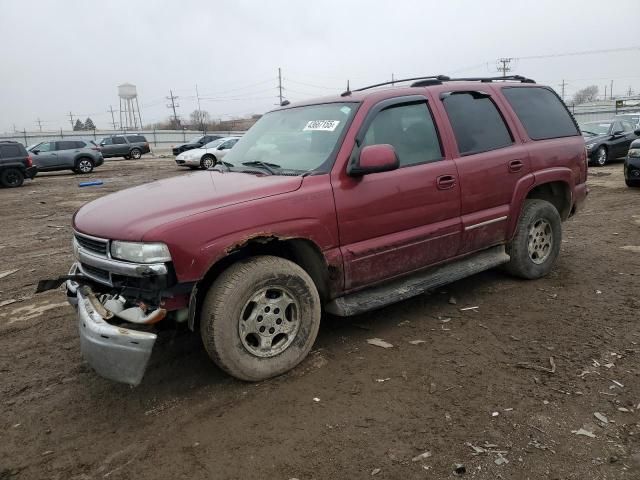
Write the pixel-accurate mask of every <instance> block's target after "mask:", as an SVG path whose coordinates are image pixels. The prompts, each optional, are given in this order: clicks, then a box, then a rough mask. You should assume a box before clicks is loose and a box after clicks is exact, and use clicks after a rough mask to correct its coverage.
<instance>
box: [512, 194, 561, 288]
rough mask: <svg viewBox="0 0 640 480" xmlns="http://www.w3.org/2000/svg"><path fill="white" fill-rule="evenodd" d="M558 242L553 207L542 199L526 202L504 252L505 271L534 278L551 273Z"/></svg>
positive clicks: (558, 225)
mask: <svg viewBox="0 0 640 480" xmlns="http://www.w3.org/2000/svg"><path fill="white" fill-rule="evenodd" d="M561 242H562V221H561V219H560V214H559V213H558V210H556V207H554V206H553V205H552V204H551V203H549V202H547V201H546V200H526V201H525V204H524V208H523V209H522V214H521V215H520V219H519V220H518V225H517V227H516V234H515V237H514V238H513V240H512V241H511V243H510V244H509V245H507V253H508V254H509V256H510V257H511V260H510V261H509V263H507V264H506V269H507V271H508V272H509V273H511V274H512V275H515V276H518V277H522V278H527V279H535V278H540V277H544V276H545V275H547V274H548V273H549V271H551V268H552V267H553V265H554V263H555V261H556V259H557V258H558V254H559V253H560V244H561Z"/></svg>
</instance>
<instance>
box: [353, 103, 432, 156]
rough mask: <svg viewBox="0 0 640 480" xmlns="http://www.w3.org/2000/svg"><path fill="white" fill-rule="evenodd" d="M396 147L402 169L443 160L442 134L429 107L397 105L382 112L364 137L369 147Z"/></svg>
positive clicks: (416, 104) (414, 104)
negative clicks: (439, 132)
mask: <svg viewBox="0 0 640 480" xmlns="http://www.w3.org/2000/svg"><path fill="white" fill-rule="evenodd" d="M379 144H389V145H392V146H393V148H394V149H395V151H396V154H397V155H398V159H399V160H400V166H406V165H416V164H418V163H425V162H433V161H437V160H441V159H442V149H441V148H440V141H439V139H438V133H437V132H436V127H435V125H434V122H433V119H432V118H431V113H430V112H429V108H428V107H427V104H426V103H423V102H421V103H412V104H401V105H394V106H391V107H389V108H386V109H384V110H382V111H381V112H379V113H378V114H377V115H376V116H375V118H374V119H373V121H372V122H371V125H369V128H368V129H367V133H366V134H365V136H364V142H363V144H362V146H363V147H365V146H367V145H379Z"/></svg>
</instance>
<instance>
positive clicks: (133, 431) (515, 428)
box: [0, 158, 640, 480]
mask: <svg viewBox="0 0 640 480" xmlns="http://www.w3.org/2000/svg"><path fill="white" fill-rule="evenodd" d="M183 174H186V173H185V172H183V171H179V170H178V169H177V168H176V167H175V166H174V164H173V163H172V160H170V159H154V158H149V159H145V160H143V161H138V162H135V161H118V162H116V161H108V163H107V164H106V165H105V166H103V167H102V168H99V169H98V170H97V171H96V172H95V173H94V174H92V175H90V176H88V178H85V177H83V178H82V180H87V179H90V178H91V179H102V180H104V182H105V184H104V186H102V187H89V188H78V182H79V181H80V180H81V179H80V178H79V177H78V176H76V175H72V174H66V173H63V174H49V175H40V176H38V177H37V179H36V180H35V181H33V182H28V183H27V184H26V186H25V187H23V188H21V189H15V190H0V199H1V202H2V217H1V218H2V228H1V229H0V259H1V260H2V262H1V263H0V276H1V275H2V272H6V271H10V270H14V269H18V270H17V271H16V272H15V273H12V274H9V275H7V276H5V277H4V278H1V279H0V413H1V414H0V432H2V433H0V479H2V480H7V479H14V478H15V479H64V480H66V479H73V480H81V479H82V480H84V479H99V478H109V479H116V480H122V479H132V480H133V479H136V480H144V479H148V480H151V479H154V480H155V479H248V478H251V479H284V480H287V479H291V478H297V479H300V480H307V479H358V478H369V477H371V476H372V475H373V476H375V478H376V479H385V478H386V479H425V478H427V479H429V478H432V479H442V478H454V477H455V476H456V474H455V473H454V469H455V468H456V464H462V465H464V470H465V471H466V473H461V476H462V477H463V478H467V477H469V478H476V479H518V480H519V479H581V480H585V479H639V478H640V381H639V380H640V377H639V375H640V345H639V344H640V323H639V322H638V311H639V307H640V297H639V294H640V292H639V291H638V276H637V275H638V274H639V272H640V269H639V267H640V260H639V258H640V191H634V190H631V189H628V188H626V187H625V185H624V181H623V178H622V166H621V165H620V164H614V165H611V166H608V167H605V168H602V169H592V170H591V175H590V185H591V194H590V195H589V199H588V205H587V207H586V209H585V210H584V211H583V212H582V213H581V214H580V215H579V216H577V217H576V218H574V219H571V220H570V221H568V222H567V223H566V224H565V225H564V240H563V245H562V253H561V257H560V259H559V261H558V263H557V266H556V268H555V269H554V271H553V272H552V274H551V275H550V276H549V277H547V278H545V279H542V280H539V281H531V282H525V281H519V280H515V279H513V278H510V277H509V276H507V275H505V274H503V273H501V272H495V271H492V272H488V273H484V274H480V275H476V276H474V277H471V278H468V279H466V280H463V281H460V282H457V283H455V284H453V285H451V286H449V287H447V288H446V289H445V290H442V291H440V292H435V293H433V294H431V295H424V296H421V297H418V298H415V299H412V300H409V301H405V302H402V303H400V304H397V305H394V306H390V307H388V308H385V309H384V310H381V311H378V312H374V313H371V314H367V315H362V316H359V317H353V318H349V319H338V318H331V317H327V318H323V325H322V326H321V329H320V334H319V337H318V340H317V342H316V345H315V347H314V350H313V353H312V354H311V355H310V357H309V358H308V359H307V360H306V361H305V362H304V363H303V364H302V365H300V366H299V367H298V368H296V369H295V370H294V371H292V372H290V373H289V374H287V375H284V376H282V377H279V378H277V379H274V380H270V381H265V382H261V383H257V384H250V383H243V382H240V381H237V380H235V379H232V378H230V377H229V376H227V375H225V374H224V373H222V372H221V371H220V370H218V369H217V368H216V367H215V365H214V364H213V363H212V362H211V361H210V360H209V359H208V357H207V355H206V353H205V351H204V349H203V347H202V345H201V343H200V341H199V339H198V338H197V336H196V335H194V334H189V333H187V332H179V333H171V332H167V333H166V335H164V336H163V337H161V341H160V342H159V343H158V344H157V345H156V349H155V350H154V354H153V357H152V364H151V366H150V369H149V370H148V372H147V375H146V377H145V379H144V380H143V383H142V384H141V385H140V386H139V387H137V388H130V387H128V386H125V385H120V384H115V383H111V382H109V381H107V380H104V379H102V378H100V377H98V376H97V375H96V374H95V373H94V372H93V371H92V370H91V369H90V368H88V366H86V364H84V363H83V361H82V358H81V356H80V350H79V342H78V335H77V331H76V324H75V316H74V311H73V309H72V308H71V307H70V306H68V305H67V304H66V301H65V296H64V294H63V293H62V292H61V291H53V292H48V293H46V294H40V295H34V293H33V292H34V289H35V285H36V283H37V281H38V280H40V279H43V278H53V277H56V276H58V275H61V274H65V273H66V271H67V269H68V267H69V265H70V264H71V229H70V219H71V215H72V214H73V212H74V211H75V210H76V209H77V208H78V207H80V206H81V205H82V204H83V203H85V202H87V201H89V200H91V199H94V198H96V197H99V196H101V195H104V194H105V193H107V192H113V191H116V190H120V189H123V188H126V187H129V186H133V185H137V184H140V183H144V182H148V181H152V180H154V179H159V178H164V177H170V176H174V175H183ZM185 194H187V193H186V192H185ZM631 247H633V248H631ZM454 299H455V303H454ZM13 300H15V302H13V303H8V302H11V301H13ZM466 307H477V308H476V309H471V310H464V309H465V308H466ZM374 337H376V338H381V339H384V340H385V341H387V342H390V343H392V344H393V345H394V346H393V348H389V349H383V348H380V347H376V346H372V345H369V344H367V342H366V340H367V339H369V338H374ZM415 340H422V341H423V342H422V343H418V344H412V343H410V342H411V341H415ZM551 358H553V361H551V360H550V359H551ZM552 363H553V364H554V365H555V371H554V372H553V373H551V370H553V368H552ZM522 366H525V367H529V368H520V367H522ZM545 369H547V370H545ZM596 412H598V414H599V415H598V416H600V415H601V417H600V418H601V419H598V418H596V416H594V413H596ZM603 420H607V421H606V422H605V421H603ZM581 429H583V430H581ZM583 431H586V432H589V434H590V435H593V438H592V437H591V436H585V435H580V434H577V433H576V432H580V433H581V432H583ZM426 452H430V453H426ZM421 454H424V455H422V457H420V455H421ZM503 459H504V460H503ZM460 470H461V469H460Z"/></svg>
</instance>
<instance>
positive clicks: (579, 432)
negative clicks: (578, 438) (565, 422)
mask: <svg viewBox="0 0 640 480" xmlns="http://www.w3.org/2000/svg"><path fill="white" fill-rule="evenodd" d="M571 433H573V434H575V435H584V436H585V437H589V438H596V436H595V435H594V434H593V432H590V431H589V430H585V429H584V428H579V429H578V430H571Z"/></svg>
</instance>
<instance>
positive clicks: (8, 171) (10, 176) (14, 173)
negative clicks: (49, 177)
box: [0, 168, 24, 188]
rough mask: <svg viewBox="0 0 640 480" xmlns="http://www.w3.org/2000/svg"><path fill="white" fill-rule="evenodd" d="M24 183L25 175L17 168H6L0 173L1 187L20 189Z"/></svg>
mask: <svg viewBox="0 0 640 480" xmlns="http://www.w3.org/2000/svg"><path fill="white" fill-rule="evenodd" d="M23 183H24V174H23V173H22V172H21V171H20V170H18V169H17V168H5V169H4V170H2V171H1V172H0V185H2V186H3V187H7V188H15V187H19V186H21V185H22V184H23Z"/></svg>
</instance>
